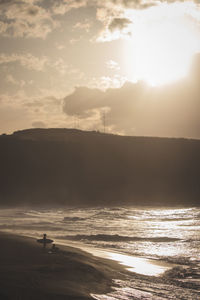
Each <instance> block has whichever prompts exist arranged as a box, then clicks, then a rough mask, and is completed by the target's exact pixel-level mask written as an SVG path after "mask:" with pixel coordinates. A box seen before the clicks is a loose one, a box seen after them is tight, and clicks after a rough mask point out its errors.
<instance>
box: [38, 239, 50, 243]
mask: <svg viewBox="0 0 200 300" xmlns="http://www.w3.org/2000/svg"><path fill="white" fill-rule="evenodd" d="M37 242H38V243H41V244H44V243H46V244H51V243H53V240H50V239H39V240H37Z"/></svg>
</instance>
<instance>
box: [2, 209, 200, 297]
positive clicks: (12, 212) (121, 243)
mask: <svg viewBox="0 0 200 300" xmlns="http://www.w3.org/2000/svg"><path fill="white" fill-rule="evenodd" d="M0 230H1V231H6V232H12V233H14V234H20V235H25V236H31V237H35V238H41V237H42V235H43V233H46V234H47V237H49V238H51V239H54V240H55V242H56V243H63V244H66V245H72V246H76V245H80V246H81V247H82V248H83V249H91V252H92V251H93V250H95V249H96V250H98V251H100V252H101V251H102V253H111V254H112V255H113V257H112V256H110V258H114V259H115V258H116V259H117V260H119V261H120V258H119V257H122V258H124V257H126V258H127V257H128V258H131V257H133V258H134V259H135V260H134V259H133V266H132V268H130V266H131V265H130V264H129V263H127V266H129V269H130V270H131V271H133V272H134V273H133V274H135V277H134V279H133V278H132V277H128V276H127V278H126V280H124V281H122V280H115V281H114V286H115V287H114V290H113V292H112V293H110V294H108V295H92V296H93V298H94V299H97V300H113V299H124V300H128V299H192V300H193V299H200V209H199V208H195V207H191V208H167V207H165V208H152V207H145V208H144V207H112V208H110V207H95V208H81V207H80V208H65V209H41V208H40V209H27V208H26V209H25V208H24V209H21V208H20V209H1V210H0ZM122 260H123V259H122ZM145 260H150V261H155V262H156V264H157V265H159V264H161V265H162V263H163V265H165V264H166V266H168V267H167V269H166V271H165V272H164V271H162V270H163V269H162V268H161V272H158V273H157V274H156V273H155V274H154V273H151V272H150V271H148V268H147V264H144V266H143V270H142V271H141V270H140V269H141V267H140V266H141V264H140V263H141V262H145ZM134 261H135V263H136V264H137V261H138V262H139V268H138V269H137V268H136V267H135V266H134ZM121 262H122V261H121ZM161 262H162V263H161ZM125 264H126V263H125ZM169 266H171V267H169ZM157 270H158V268H157ZM145 272H146V273H145Z"/></svg>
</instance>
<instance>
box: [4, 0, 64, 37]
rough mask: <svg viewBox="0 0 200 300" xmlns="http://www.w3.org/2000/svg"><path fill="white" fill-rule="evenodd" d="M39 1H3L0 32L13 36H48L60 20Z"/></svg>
mask: <svg viewBox="0 0 200 300" xmlns="http://www.w3.org/2000/svg"><path fill="white" fill-rule="evenodd" d="M38 3H39V1H33V0H32V1H25V0H24V1H23V0H21V1H14V0H13V1H11V0H10V1H1V2H0V22H1V23H0V33H1V34H2V35H4V36H12V37H26V38H30V37H34V38H43V39H44V38H46V36H47V35H48V34H49V33H50V32H51V31H52V30H53V29H54V28H56V27H58V26H59V22H57V21H55V20H54V19H53V18H52V15H51V13H50V11H49V10H47V9H45V8H43V7H42V6H40V5H39V4H38Z"/></svg>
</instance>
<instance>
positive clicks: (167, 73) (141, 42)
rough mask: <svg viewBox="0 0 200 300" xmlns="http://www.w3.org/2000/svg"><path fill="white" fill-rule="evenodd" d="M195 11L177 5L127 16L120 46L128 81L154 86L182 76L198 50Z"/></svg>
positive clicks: (192, 6)
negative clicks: (126, 34) (128, 34)
mask: <svg viewBox="0 0 200 300" xmlns="http://www.w3.org/2000/svg"><path fill="white" fill-rule="evenodd" d="M197 12H198V8H197V6H196V5H195V4H194V3H191V2H184V3H180V2H179V3H174V4H166V3H165V4H161V5H159V6H156V7H152V8H149V9H147V10H144V11H140V12H134V13H133V12H129V13H127V17H129V18H131V19H132V22H133V25H132V26H131V39H130V41H127V42H126V46H125V47H124V57H125V61H126V66H127V72H128V78H129V80H133V81H136V80H138V79H139V80H144V81H146V82H147V83H149V84H150V85H153V86H157V85H162V84H166V83H170V82H173V81H175V80H178V79H180V78H182V77H185V76H186V75H187V74H188V71H189V69H190V65H191V61H192V58H193V55H194V54H195V53H196V52H197V51H199V49H200V39H199V32H198V29H197V28H196V27H195V26H194V22H195V21H194V20H196V19H197V18H199V17H198V16H197V15H196V14H197ZM198 13H199V12H198Z"/></svg>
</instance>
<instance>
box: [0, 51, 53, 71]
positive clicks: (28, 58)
mask: <svg viewBox="0 0 200 300" xmlns="http://www.w3.org/2000/svg"><path fill="white" fill-rule="evenodd" d="M14 62H18V63H19V64H20V65H21V66H22V67H24V68H27V69H29V70H34V71H43V70H44V68H45V65H46V64H47V62H48V59H47V57H41V58H38V57H36V56H33V55H32V54H30V53H26V54H11V55H7V54H5V53H1V54H0V65H1V64H9V63H14Z"/></svg>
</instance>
